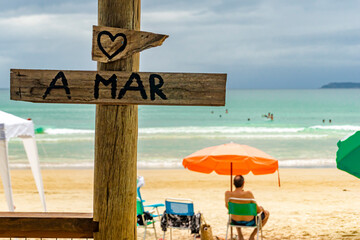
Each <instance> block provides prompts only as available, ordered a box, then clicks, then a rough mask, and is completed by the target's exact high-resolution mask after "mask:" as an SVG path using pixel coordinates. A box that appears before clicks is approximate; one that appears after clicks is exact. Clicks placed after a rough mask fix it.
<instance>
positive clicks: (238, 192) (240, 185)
mask: <svg viewBox="0 0 360 240" xmlns="http://www.w3.org/2000/svg"><path fill="white" fill-rule="evenodd" d="M244 182H245V180H244V177H243V176H241V175H237V176H235V178H234V185H235V187H236V188H235V190H234V191H232V192H231V191H226V192H225V206H226V208H228V201H229V198H246V199H255V197H254V195H253V194H252V192H250V191H245V190H244ZM249 202H250V201H249ZM257 212H258V213H260V212H263V213H262V214H261V221H262V226H264V225H265V224H266V222H267V220H268V218H269V215H270V213H269V212H268V211H266V210H264V208H263V207H261V206H258V205H257ZM231 218H232V220H234V221H236V222H240V221H247V222H250V221H253V220H254V216H239V215H232V216H231ZM236 230H237V232H238V239H239V240H243V239H244V237H243V235H242V232H241V227H240V226H239V227H237V228H236ZM255 235H256V229H254V230H253V232H252V233H251V234H250V238H249V240H253V239H254V237H255Z"/></svg>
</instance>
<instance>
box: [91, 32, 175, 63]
mask: <svg viewBox="0 0 360 240" xmlns="http://www.w3.org/2000/svg"><path fill="white" fill-rule="evenodd" d="M167 37H168V35H161V34H156V33H151V32H141V31H135V30H128V29H123V28H112V27H102V26H93V40H92V59H93V60H94V61H99V62H104V63H107V62H112V61H116V60H119V59H122V58H126V57H129V56H131V55H132V54H134V53H137V52H141V51H143V50H145V49H148V48H151V47H157V46H160V45H161V44H162V43H163V42H164V41H165V39H166V38H167Z"/></svg>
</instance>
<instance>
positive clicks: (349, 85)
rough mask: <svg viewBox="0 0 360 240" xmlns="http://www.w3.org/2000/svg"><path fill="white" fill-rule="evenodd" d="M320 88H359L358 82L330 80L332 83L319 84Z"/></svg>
mask: <svg viewBox="0 0 360 240" xmlns="http://www.w3.org/2000/svg"><path fill="white" fill-rule="evenodd" d="M321 88H360V83H355V82H332V83H329V84H326V85H323V86H321Z"/></svg>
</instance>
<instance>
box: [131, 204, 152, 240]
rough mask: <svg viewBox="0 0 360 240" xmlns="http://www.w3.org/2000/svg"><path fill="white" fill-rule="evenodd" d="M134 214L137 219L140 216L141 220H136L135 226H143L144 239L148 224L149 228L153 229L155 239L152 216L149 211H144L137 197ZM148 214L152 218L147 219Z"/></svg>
mask: <svg viewBox="0 0 360 240" xmlns="http://www.w3.org/2000/svg"><path fill="white" fill-rule="evenodd" d="M136 214H137V217H138V220H139V218H140V221H141V222H142V224H140V223H139V221H138V223H137V226H138V227H143V228H144V240H145V239H146V230H147V229H148V227H149V225H150V226H151V225H152V227H151V228H153V229H154V233H155V239H156V240H157V236H156V228H155V220H154V216H153V215H152V214H151V213H149V212H145V211H144V208H143V205H142V202H141V200H140V199H139V198H137V199H136ZM148 216H150V217H152V219H149V218H148Z"/></svg>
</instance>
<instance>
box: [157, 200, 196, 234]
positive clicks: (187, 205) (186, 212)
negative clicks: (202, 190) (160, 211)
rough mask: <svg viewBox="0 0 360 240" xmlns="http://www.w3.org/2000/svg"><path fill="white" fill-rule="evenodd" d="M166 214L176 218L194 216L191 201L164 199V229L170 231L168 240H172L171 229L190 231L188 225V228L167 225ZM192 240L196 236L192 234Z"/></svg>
mask: <svg viewBox="0 0 360 240" xmlns="http://www.w3.org/2000/svg"><path fill="white" fill-rule="evenodd" d="M168 214H172V215H177V216H194V214H195V213H194V203H193V201H192V200H191V199H182V198H166V199H165V216H164V217H165V218H166V228H169V229H170V239H172V229H173V228H175V229H187V230H190V227H191V226H190V224H189V226H188V227H176V226H171V225H169V223H168ZM165 234H166V232H165V231H164V235H163V239H165ZM194 239H196V234H194Z"/></svg>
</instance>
